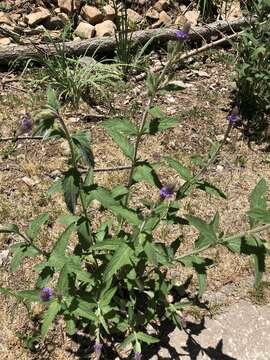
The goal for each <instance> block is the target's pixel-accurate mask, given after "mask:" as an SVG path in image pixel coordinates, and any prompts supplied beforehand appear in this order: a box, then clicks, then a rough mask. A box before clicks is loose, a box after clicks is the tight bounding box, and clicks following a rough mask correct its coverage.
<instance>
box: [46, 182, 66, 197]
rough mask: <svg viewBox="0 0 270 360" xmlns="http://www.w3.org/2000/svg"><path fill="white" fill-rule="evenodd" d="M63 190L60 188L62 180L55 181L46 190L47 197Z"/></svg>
mask: <svg viewBox="0 0 270 360" xmlns="http://www.w3.org/2000/svg"><path fill="white" fill-rule="evenodd" d="M62 190H63V187H62V179H61V178H60V179H57V180H55V181H54V182H53V184H52V185H51V186H50V187H49V189H48V192H47V193H48V196H52V195H53V194H55V193H58V192H61V191H62Z"/></svg>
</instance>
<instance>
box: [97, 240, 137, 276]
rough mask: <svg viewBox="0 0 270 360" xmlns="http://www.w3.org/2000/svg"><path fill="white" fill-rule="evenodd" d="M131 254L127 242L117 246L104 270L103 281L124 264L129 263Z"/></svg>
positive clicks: (131, 251)
mask: <svg viewBox="0 0 270 360" xmlns="http://www.w3.org/2000/svg"><path fill="white" fill-rule="evenodd" d="M132 254H133V250H132V249H131V248H130V247H129V246H128V245H127V244H125V243H124V244H122V245H121V246H119V247H118V248H117V250H116V252H115V253H114V254H113V257H112V258H111V260H110V262H109V264H108V265H107V267H106V269H105V271H104V274H103V276H104V279H105V281H108V280H110V279H111V278H112V277H113V275H115V274H116V273H117V272H118V271H119V270H120V269H121V268H122V267H123V266H124V265H130V264H131V256H132Z"/></svg>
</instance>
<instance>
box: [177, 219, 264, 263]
mask: <svg viewBox="0 0 270 360" xmlns="http://www.w3.org/2000/svg"><path fill="white" fill-rule="evenodd" d="M269 228H270V224H266V225H262V226H258V227H256V228H254V229H251V230H247V231H242V232H239V233H238V234H235V235H231V236H227V237H224V238H221V239H219V240H218V241H217V242H216V243H212V244H208V245H205V246H203V247H201V248H200V249H194V250H191V251H189V252H187V253H185V254H184V255H181V256H178V257H177V258H176V259H175V260H176V261H178V260H181V259H183V258H185V257H186V256H190V255H196V254H199V253H201V252H203V251H205V250H207V249H210V248H211V247H214V246H216V245H224V244H226V243H227V242H230V241H232V240H234V239H238V238H240V239H241V238H243V237H244V236H247V235H252V234H256V233H259V232H262V231H264V230H267V229H269Z"/></svg>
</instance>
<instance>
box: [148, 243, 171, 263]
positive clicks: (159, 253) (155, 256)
mask: <svg viewBox="0 0 270 360" xmlns="http://www.w3.org/2000/svg"><path fill="white" fill-rule="evenodd" d="M144 252H145V253H146V256H147V258H148V260H149V262H150V263H152V264H153V265H155V266H158V265H166V266H168V265H169V264H170V261H169V257H168V255H167V253H166V251H165V249H164V248H163V246H162V245H161V244H154V243H152V242H150V241H148V242H147V243H146V244H145V246H144Z"/></svg>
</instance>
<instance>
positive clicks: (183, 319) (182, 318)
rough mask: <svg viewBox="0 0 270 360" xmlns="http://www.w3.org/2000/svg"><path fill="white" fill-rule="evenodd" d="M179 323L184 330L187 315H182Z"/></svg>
mask: <svg viewBox="0 0 270 360" xmlns="http://www.w3.org/2000/svg"><path fill="white" fill-rule="evenodd" d="M180 321H181V324H182V326H183V328H186V327H187V315H186V314H183V315H182V316H181V318H180Z"/></svg>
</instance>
